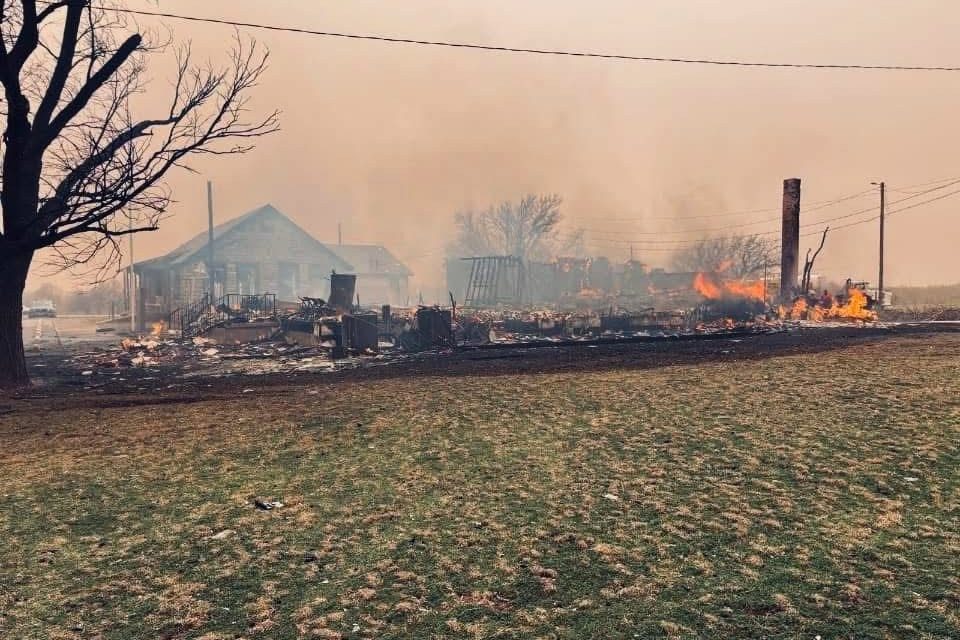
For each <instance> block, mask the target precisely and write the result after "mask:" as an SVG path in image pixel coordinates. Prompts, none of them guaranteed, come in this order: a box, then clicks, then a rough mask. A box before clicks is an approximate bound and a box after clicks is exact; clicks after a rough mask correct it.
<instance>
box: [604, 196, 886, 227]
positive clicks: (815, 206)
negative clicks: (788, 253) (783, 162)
mask: <svg viewBox="0 0 960 640" xmlns="http://www.w3.org/2000/svg"><path fill="white" fill-rule="evenodd" d="M874 191H876V189H867V190H866V191H860V192H859V193H854V194H851V195H849V196H843V197H841V198H835V199H833V200H820V201H819V202H812V203H810V206H809V207H806V208H805V209H804V212H811V211H818V210H820V209H825V208H826V207H830V206H833V205H835V204H839V203H841V202H846V201H847V200H854V199H856V198H862V197H863V196H865V195H867V194H869V193H873V192H874ZM773 211H780V207H765V208H763V209H743V210H739V211H726V212H723V213H705V214H700V215H695V216H642V217H633V218H601V219H602V220H605V221H607V222H646V221H649V220H669V221H671V222H676V221H678V220H703V219H707V218H727V217H734V216H743V215H747V214H751V213H770V212H773ZM779 219H780V218H779V217H777V218H770V219H769V220H761V221H757V222H750V223H745V224H744V225H743V226H747V225H750V224H760V223H761V222H768V221H772V220H779Z"/></svg>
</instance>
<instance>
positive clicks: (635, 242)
mask: <svg viewBox="0 0 960 640" xmlns="http://www.w3.org/2000/svg"><path fill="white" fill-rule="evenodd" d="M956 184H960V179H954V180H953V181H952V182H948V183H947V184H943V185H940V186H937V187H933V188H931V189H926V190H925V191H921V192H918V193H915V194H913V195H910V196H907V197H905V198H901V199H899V200H895V201H893V202H891V203H890V204H899V203H902V202H907V201H908V200H912V199H914V198H919V197H920V196H924V195H927V194H929V193H933V192H934V191H939V190H940V189H946V188H947V187H951V186H954V185H956ZM850 198H851V197H850V196H847V197H845V198H841V199H838V200H837V201H836V202H839V201H842V200H844V199H847V200H849V199H850ZM938 199H939V198H938ZM936 200H937V199H933V200H930V201H929V202H935V201H936ZM820 208H823V207H820ZM909 208H913V207H909ZM876 209H877V206H871V207H868V208H866V209H860V210H858V211H853V212H851V213H847V214H844V215H841V216H836V217H833V218H827V219H826V220H817V221H814V222H807V223H804V224H802V225H800V227H801V228H809V227H819V226H821V225H824V224H828V223H830V222H836V221H838V220H847V219H849V218H853V217H856V216H860V215H863V214H865V213H870V212H872V211H875V210H876ZM906 209H907V207H904V208H903V209H902V210H906ZM891 213H893V212H891ZM877 218H879V216H876V217H874V218H870V219H868V220H864V221H861V222H857V223H855V224H861V223H862V222H869V221H871V220H876V219H877ZM741 226H745V225H730V226H728V227H716V228H714V229H711V230H712V231H724V230H728V229H734V228H738V227H741ZM848 226H853V224H845V225H841V226H839V227H834V228H836V229H843V228H846V227H848ZM690 232H691V231H687V232H680V233H690ZM591 233H616V234H618V235H622V232H620V231H593V232H591ZM666 233H670V232H663V233H657V234H654V235H664V234H666ZM778 233H780V231H778V230H773V231H760V232H757V233H752V234H750V235H755V236H770V235H776V234H778ZM817 233H819V232H817ZM808 235H809V234H808ZM733 237H736V236H714V237H712V238H699V239H687V240H659V239H657V240H651V239H647V238H633V239H626V238H617V239H613V238H601V239H600V240H601V241H605V242H610V243H619V244H625V245H631V244H632V245H644V244H653V245H690V244H697V243H699V242H702V241H703V240H705V239H711V240H720V239H725V240H728V239H730V238H733ZM803 237H805V236H803Z"/></svg>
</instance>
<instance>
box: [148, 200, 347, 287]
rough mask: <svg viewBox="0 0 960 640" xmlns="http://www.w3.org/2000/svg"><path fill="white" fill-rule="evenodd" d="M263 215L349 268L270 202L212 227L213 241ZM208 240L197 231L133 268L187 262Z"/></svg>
mask: <svg viewBox="0 0 960 640" xmlns="http://www.w3.org/2000/svg"><path fill="white" fill-rule="evenodd" d="M263 217H279V218H282V219H283V220H284V222H286V223H287V224H289V225H291V226H292V227H294V228H295V229H297V230H298V231H299V232H300V233H302V234H303V235H304V237H306V238H309V239H310V240H311V241H312V242H313V243H314V244H316V245H317V247H318V248H319V249H321V250H323V251H324V252H326V253H330V254H331V256H330V258H331V261H332V262H335V263H336V262H339V263H340V264H339V265H338V266H337V267H336V268H337V269H341V270H343V271H349V270H350V268H351V265H350V264H349V263H348V262H347V261H345V260H344V259H343V258H342V257H341V256H339V255H338V254H337V253H336V252H334V251H331V250H330V247H328V246H327V245H325V244H323V243H322V242H320V241H318V240H317V239H316V238H314V237H313V236H311V235H310V234H309V233H307V232H306V231H304V230H303V228H301V227H300V225H298V224H297V223H295V222H294V221H293V220H291V219H290V218H289V217H288V216H287V215H285V214H284V213H283V212H282V211H280V210H279V209H277V208H276V207H274V206H273V205H272V204H265V205H263V206H261V207H257V208H256V209H253V210H252V211H248V212H246V213H244V214H243V215H241V216H237V217H236V218H232V219H230V220H227V221H226V222H224V223H222V224H218V225H217V226H215V227H214V228H213V239H214V242H216V241H218V240H220V239H222V238H223V237H225V236H226V235H227V234H229V233H230V232H231V231H233V230H234V229H236V228H238V227H239V226H240V225H242V224H243V223H244V222H246V221H248V220H251V219H253V218H263ZM208 241H209V232H208V231H203V232H201V233H198V234H197V235H196V236H194V237H193V238H191V239H190V240H188V241H187V242H185V243H183V244H182V245H180V246H179V247H177V248H176V249H174V250H173V251H171V252H170V253H168V254H166V255H163V256H160V257H158V258H151V259H149V260H143V261H141V262H138V263H136V264H135V265H134V268H135V269H142V268H153V269H156V268H169V267H173V266H176V265H178V264H183V263H184V262H187V261H188V260H190V259H191V258H193V257H195V256H196V255H197V254H198V253H200V252H201V251H206V248H207V243H208Z"/></svg>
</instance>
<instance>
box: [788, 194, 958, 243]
mask: <svg viewBox="0 0 960 640" xmlns="http://www.w3.org/2000/svg"><path fill="white" fill-rule="evenodd" d="M957 194H960V189H957V190H956V191H950V192H947V193H944V194H942V195H939V196H937V197H936V198H930V199H929V200H924V201H922V202H915V203H914V204H911V205H908V206H906V207H900V208H899V209H894V210H893V211H888V212H887V213H886V216H887V217H888V218H889V217H890V216H892V215H894V214H897V213H901V212H903V211H909V210H910V209H916V208H917V207H922V206H924V205H927V204H930V203H931V202H937V201H939V200H944V199H946V198H949V197H950V196H955V195H957ZM898 202H903V201H902V200H899V201H898ZM879 219H880V216H879V215H876V216H873V217H872V218H867V219H866V220H857V221H856V222H849V223H847V224H842V225H840V226H838V227H830V231H834V230H836V229H846V228H848V227H855V226H857V225H861V224H866V223H868V222H873V221H875V220H879ZM820 233H822V232H821V231H814V232H812V233H806V234H803V235H802V236H800V237H802V238H806V237H808V236H816V235H820Z"/></svg>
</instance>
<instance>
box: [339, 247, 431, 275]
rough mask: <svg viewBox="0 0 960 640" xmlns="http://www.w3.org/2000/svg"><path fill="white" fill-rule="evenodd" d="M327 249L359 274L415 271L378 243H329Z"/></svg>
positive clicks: (399, 273) (405, 273)
mask: <svg viewBox="0 0 960 640" xmlns="http://www.w3.org/2000/svg"><path fill="white" fill-rule="evenodd" d="M326 247H327V249H329V250H330V251H332V252H333V253H335V254H337V255H338V256H340V258H342V259H343V260H345V261H347V262H349V263H350V264H351V265H352V266H353V273H356V274H358V275H364V274H366V275H372V274H376V275H391V276H409V275H412V274H413V272H412V271H410V269H408V268H407V266H406V265H405V264H403V263H402V262H400V260H398V259H397V257H396V256H394V255H393V254H392V253H390V251H388V250H387V248H386V247H383V246H381V245H376V244H328V245H326Z"/></svg>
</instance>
